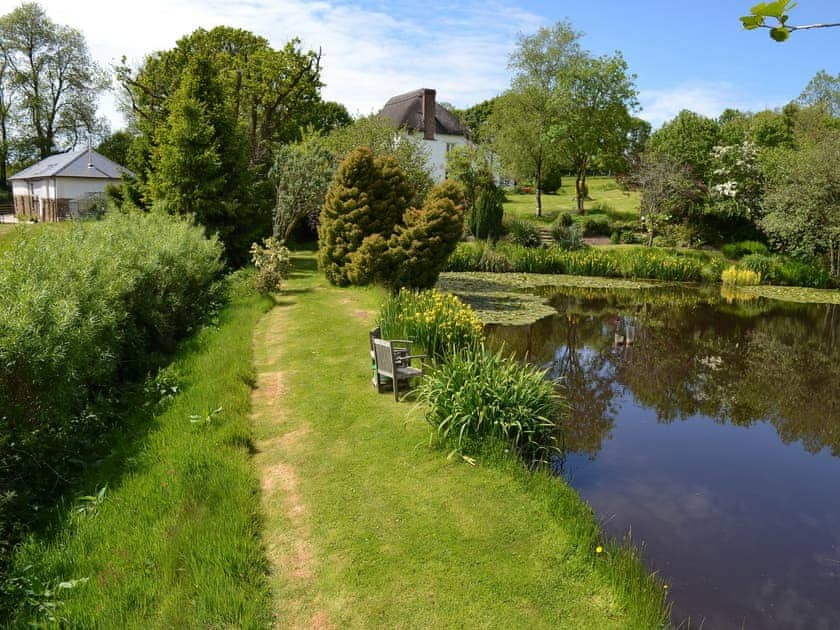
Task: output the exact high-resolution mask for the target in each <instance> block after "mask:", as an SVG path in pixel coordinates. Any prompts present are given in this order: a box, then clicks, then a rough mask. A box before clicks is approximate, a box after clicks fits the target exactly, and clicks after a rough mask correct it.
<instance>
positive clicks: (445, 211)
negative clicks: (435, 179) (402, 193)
mask: <svg viewBox="0 0 840 630" xmlns="http://www.w3.org/2000/svg"><path fill="white" fill-rule="evenodd" d="M403 221H404V222H405V225H397V227H396V231H395V232H394V234H393V235H392V236H391V238H390V239H389V240H388V247H387V250H386V252H385V253H384V254H383V255H381V260H382V261H383V262H387V264H388V265H389V268H388V269H381V267H380V272H379V274H378V275H379V278H380V279H381V280H382V281H383V282H384V283H385V284H386V285H387V286H389V287H391V288H392V289H399V288H402V287H408V288H413V289H429V288H431V287H433V286H434V284H435V282H437V279H438V276H439V275H440V271H441V269H443V267H444V266H445V265H446V260H447V258H449V255H450V254H451V253H452V252H453V251H454V250H455V247H456V246H457V245H458V242H459V241H460V240H461V235H462V234H463V232H464V195H463V193H461V188H460V186H459V185H458V184H456V183H455V182H453V181H451V180H447V181H445V182H443V183H441V184H438V185H437V186H435V187H434V188H432V190H431V192H430V193H429V195H428V197H427V198H426V202H425V203H424V204H423V207H422V208H420V209H416V208H411V209H409V210H408V211H406V213H405V215H404V216H403ZM377 247H379V246H377ZM380 265H381V263H380Z"/></svg>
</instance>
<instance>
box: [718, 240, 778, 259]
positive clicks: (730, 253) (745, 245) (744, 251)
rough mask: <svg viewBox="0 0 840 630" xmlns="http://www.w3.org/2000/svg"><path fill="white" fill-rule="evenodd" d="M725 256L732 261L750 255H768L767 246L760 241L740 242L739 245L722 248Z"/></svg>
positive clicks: (729, 244)
mask: <svg viewBox="0 0 840 630" xmlns="http://www.w3.org/2000/svg"><path fill="white" fill-rule="evenodd" d="M721 251H722V252H723V255H724V256H726V257H727V258H731V259H732V260H738V259H739V258H743V257H744V256H747V255H749V254H762V255H767V254H768V253H769V252H768V250H767V245H765V244H764V243H759V242H758V241H739V242H737V243H727V244H726V245H724V246H723V247H722V248H721Z"/></svg>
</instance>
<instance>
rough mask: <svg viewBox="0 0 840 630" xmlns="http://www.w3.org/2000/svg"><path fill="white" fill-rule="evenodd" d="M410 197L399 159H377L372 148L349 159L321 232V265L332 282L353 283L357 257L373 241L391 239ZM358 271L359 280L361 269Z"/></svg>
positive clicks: (332, 192)
mask: <svg viewBox="0 0 840 630" xmlns="http://www.w3.org/2000/svg"><path fill="white" fill-rule="evenodd" d="M409 195H410V189H409V186H408V184H407V183H406V181H405V178H404V176H403V173H402V170H401V169H400V168H399V166H398V164H397V161H396V159H395V158H387V157H386V158H375V157H374V155H373V153H372V152H371V151H370V149H367V148H361V149H357V150H355V151H353V152H352V153H350V154H349V155H348V156H347V157H346V158H344V160H343V161H342V162H341V164H340V165H339V167H338V171H337V172H336V175H335V178H334V179H333V183H332V186H331V187H330V189H329V191H328V192H327V197H326V200H325V201H324V207H323V209H322V210H321V222H320V227H319V231H318V232H319V242H318V252H319V254H318V262H319V264H320V266H321V269H322V270H323V271H324V273H325V274H326V276H327V279H328V280H329V281H330V282H332V283H333V284H336V285H338V286H347V285H348V284H350V282H351V278H350V272H351V270H350V268H349V267H348V264H349V263H350V257H351V255H352V254H353V253H355V252H356V251H357V250H359V248H360V247H361V246H362V242H363V241H364V240H365V239H366V238H367V237H370V236H372V235H380V237H381V238H384V239H386V240H387V238H389V237H390V235H391V234H392V233H393V232H394V229H395V227H396V225H397V224H398V223H399V222H400V221H401V220H402V216H403V212H404V211H405V209H406V208H407V207H408V199H409ZM359 264H360V262H359V261H357V266H358V265H359ZM354 273H355V274H356V275H357V278H358V275H359V271H358V270H357V271H355V272H354ZM362 275H363V279H364V278H366V274H362Z"/></svg>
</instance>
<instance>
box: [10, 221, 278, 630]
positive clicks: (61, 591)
mask: <svg viewBox="0 0 840 630" xmlns="http://www.w3.org/2000/svg"><path fill="white" fill-rule="evenodd" d="M170 222H171V221H170ZM194 232H196V233H198V235H199V236H200V231H198V230H194ZM167 238H168V237H167ZM150 242H152V241H150ZM250 285H251V282H250V276H249V275H248V274H240V275H239V278H238V279H237V280H235V281H233V282H232V283H231V286H230V289H231V290H230V293H231V294H232V295H233V296H234V297H233V298H232V300H231V304H230V305H229V306H227V307H225V308H224V309H222V310H221V311H220V312H219V313H218V318H217V325H215V326H212V327H206V328H205V329H203V330H202V331H200V332H199V333H198V334H197V335H196V336H194V337H193V338H192V339H190V341H189V342H188V343H185V344H183V345H181V346H180V347H179V349H178V352H177V353H176V355H175V358H174V361H173V363H172V364H171V365H170V366H169V367H167V368H165V369H163V370H160V371H158V373H157V375H156V377H155V378H154V379H152V378H150V379H148V385H147V387H146V390H147V391H146V393H145V394H141V395H140V396H127V395H126V390H125V388H123V389H121V391H120V392H119V397H120V398H121V399H123V400H121V403H120V404H121V405H122V408H121V411H122V414H123V415H121V417H120V423H119V425H120V426H119V427H118V428H117V429H115V430H114V431H112V432H111V434H110V435H109V436H108V438H109V441H108V443H107V444H106V447H105V456H104V457H103V459H102V460H100V461H97V462H96V466H91V467H89V468H87V469H86V475H85V477H84V479H83V481H82V482H81V484H80V485H79V491H80V492H81V493H82V494H85V495H89V496H87V497H84V496H83V497H80V498H78V499H77V500H76V501H75V502H73V503H70V502H68V503H67V506H66V509H61V510H60V511H58V517H57V518H56V519H55V520H54V525H53V527H52V528H51V530H50V531H49V532H48V533H40V534H38V535H34V536H32V537H30V538H29V539H28V540H27V541H26V542H24V543H23V544H21V545H20V546H19V547H18V549H17V550H16V552H15V554H14V558H13V562H12V564H11V566H10V568H9V571H8V573H6V574H5V575H4V576H3V577H0V590H4V591H6V592H5V595H6V597H7V598H8V600H7V601H8V602H9V603H10V604H11V606H12V607H13V610H12V611H11V614H9V615H8V616H5V617H4V621H5V623H8V624H9V627H16V628H18V627H67V628H93V627H102V628H114V627H147V628H148V627H154V628H198V627H202V628H211V627H222V626H233V627H238V628H264V627H268V626H270V625H271V623H272V619H271V612H270V611H271V602H270V595H269V589H268V585H267V583H266V582H267V580H266V574H267V567H266V560H265V556H264V553H263V550H262V549H261V545H260V524H261V523H262V516H263V515H262V511H261V510H260V505H259V493H258V492H255V488H257V487H258V485H257V482H256V480H255V478H254V465H253V458H252V456H251V455H250V454H249V452H248V444H249V440H250V435H251V433H252V428H251V427H252V424H251V423H252V417H251V407H250V397H251V383H252V382H253V334H254V325H255V324H256V323H257V322H258V321H259V320H260V319H261V318H262V316H263V315H264V314H265V311H266V310H267V309H268V308H269V307H270V305H271V301H270V300H269V299H266V298H264V297H261V296H257V295H255V294H254V292H253V289H252V288H251V286H250ZM132 403H133V404H132ZM208 410H209V412H208ZM195 415H200V416H201V420H202V423H198V422H192V421H191V419H190V417H191V416H195ZM208 416H209V417H210V419H211V421H210V422H209V423H205V422H203V421H204V420H205V419H206V418H207V417H208ZM92 437H93V436H88V438H89V439H90V438H92ZM109 451H110V452H109ZM79 466H80V465H79V463H78V462H76V464H75V466H74V467H75V468H76V470H78V468H79ZM41 474H42V475H43V474H46V471H42V472H41ZM97 488H99V491H98V492H97V491H96V489H97ZM106 488H107V492H106V491H105V489H106ZM50 513H51V514H52V513H53V511H52V510H50ZM85 581H87V583H86V584H85ZM0 597H2V596H0ZM186 602H189V604H186ZM50 617H53V618H54V619H55V622H50Z"/></svg>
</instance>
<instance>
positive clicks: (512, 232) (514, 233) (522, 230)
mask: <svg viewBox="0 0 840 630" xmlns="http://www.w3.org/2000/svg"><path fill="white" fill-rule="evenodd" d="M507 232H508V238H509V239H510V240H511V241H513V242H514V243H516V244H517V245H522V246H523V247H539V246H540V231H539V228H537V226H536V225H534V224H533V223H531V222H530V221H524V220H521V219H513V220H511V221H510V222H508V224H507Z"/></svg>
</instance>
